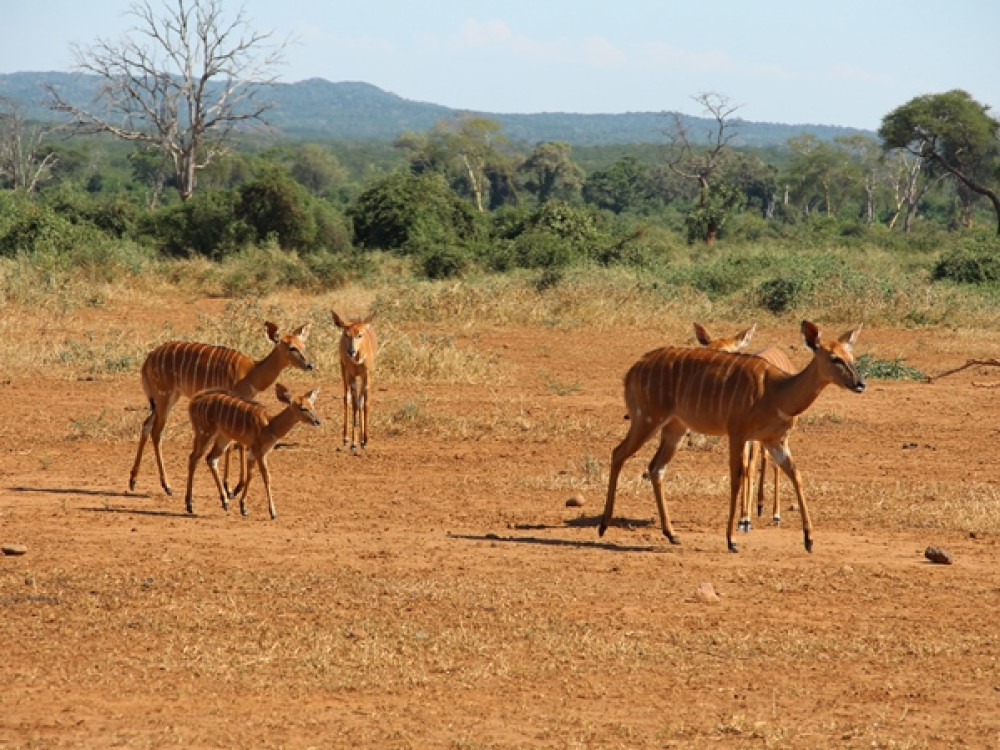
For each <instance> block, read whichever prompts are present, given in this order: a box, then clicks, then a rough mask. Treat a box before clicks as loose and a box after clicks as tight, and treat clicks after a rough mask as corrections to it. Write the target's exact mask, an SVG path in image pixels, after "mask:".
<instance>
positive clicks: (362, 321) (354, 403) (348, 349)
mask: <svg viewBox="0 0 1000 750" xmlns="http://www.w3.org/2000/svg"><path fill="white" fill-rule="evenodd" d="M330 314H331V315H332V316H333V323H334V325H336V326H337V328H339V329H340V331H341V334H340V375H341V378H342V379H343V381H344V445H347V425H348V418H350V425H351V450H352V451H354V450H357V448H358V441H357V436H358V434H359V433H360V436H361V447H362V448H364V447H365V446H367V445H368V408H369V398H368V392H369V390H370V389H371V383H372V376H373V374H374V372H375V355H376V354H377V352H378V337H377V336H376V335H375V329H374V328H373V327H372V320H373V319H374V317H375V316H374V315H369V316H368V317H366V318H353V319H350V320H344V319H343V318H341V317H340V316H339V315H337V313H336V312H334V311H333V310H330ZM359 422H360V424H359Z"/></svg>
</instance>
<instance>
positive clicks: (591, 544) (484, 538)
mask: <svg viewBox="0 0 1000 750" xmlns="http://www.w3.org/2000/svg"><path fill="white" fill-rule="evenodd" d="M600 520H601V517H600V516H593V517H586V516H583V517H580V518H573V519H570V520H569V521H566V522H565V523H564V524H544V523H537V524H529V523H523V524H515V525H514V527H513V528H514V530H515V531H534V530H538V531H541V530H546V529H565V528H584V527H588V526H594V527H596V526H597V524H598V523H600ZM651 524H652V522H651V521H649V520H641V521H638V520H631V519H616V520H615V522H614V525H615V526H623V527H626V528H634V527H638V526H650V525H651ZM448 537H449V538H451V539H465V540H468V541H476V542H504V543H509V544H538V545H542V546H551V547H578V548H586V549H603V550H608V551H611V552H662V551H663V550H662V549H661V548H660V547H657V546H653V545H628V544H616V543H614V542H608V541H600V540H598V539H594V540H580V539H550V538H545V537H537V536H516V535H510V536H501V535H499V534H493V533H489V534H453V533H449V534H448Z"/></svg>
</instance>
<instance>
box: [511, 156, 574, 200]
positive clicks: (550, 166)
mask: <svg viewBox="0 0 1000 750" xmlns="http://www.w3.org/2000/svg"><path fill="white" fill-rule="evenodd" d="M571 150H572V146H570V144H568V143H564V142H561V141H554V142H548V143H540V144H539V145H538V146H536V147H535V150H534V151H533V152H532V153H531V155H530V156H529V157H528V158H527V159H526V160H525V161H524V162H523V163H522V164H521V166H520V167H518V170H517V171H518V173H519V174H520V175H521V179H522V181H523V184H524V186H525V188H527V189H528V191H529V192H532V193H534V194H535V196H536V197H537V198H538V202H539V203H545V202H547V201H549V200H553V199H558V200H563V201H570V202H572V201H573V200H575V199H577V198H579V196H580V189H581V188H582V187H583V184H584V180H585V179H586V175H585V174H584V172H583V170H582V169H580V167H579V166H577V165H576V164H574V163H573V160H572V159H570V151H571Z"/></svg>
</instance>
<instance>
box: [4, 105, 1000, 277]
mask: <svg viewBox="0 0 1000 750" xmlns="http://www.w3.org/2000/svg"><path fill="white" fill-rule="evenodd" d="M29 132H30V131H28V130H22V133H21V135H22V136H23V135H24V134H25V133H29ZM29 150H30V149H29ZM6 158H7V162H6V168H4V169H0V256H6V257H19V256H30V255H31V254H33V253H46V254H48V255H59V254H60V253H70V252H74V251H78V250H79V248H80V247H82V246H85V247H98V246H100V245H101V244H102V243H109V242H115V241H127V242H130V243H134V244H135V245H136V246H138V247H142V248H145V249H147V250H148V251H149V252H152V253H155V254H157V255H159V256H162V257H174V258H181V257H203V258H207V259H210V260H221V259H223V258H226V257H227V256H230V255H232V254H234V253H238V252H241V251H242V250H245V249H246V248H248V247H253V246H258V247H260V246H268V247H274V248H277V249H280V250H281V251H284V252H286V253H289V254H292V255H294V256H296V257H297V259H298V260H299V261H300V262H301V263H303V264H304V265H305V267H306V268H307V269H309V273H310V278H312V279H320V280H322V283H324V284H329V285H336V284H338V283H341V282H342V281H343V280H345V279H346V278H347V277H348V276H350V275H351V274H352V273H356V272H357V269H358V268H362V267H363V265H364V263H365V260H366V257H367V256H368V255H369V254H370V253H371V252H372V251H382V252H386V253H391V254H394V255H398V256H400V257H403V258H405V259H406V261H407V263H409V264H410V267H411V268H412V269H413V270H414V272H415V273H416V274H418V275H423V276H426V277H429V278H447V277H452V276H456V275H461V274H465V273H470V272H473V271H497V272H503V271H508V270H512V269H516V268H528V269H542V270H544V271H546V272H548V273H549V274H554V275H557V274H558V273H559V272H560V271H561V270H562V269H566V268H568V267H570V266H573V265H577V264H583V263H591V264H600V265H614V264H626V265H632V266H641V267H652V266H658V265H664V264H669V263H670V262H671V260H672V259H674V258H676V257H677V256H678V254H681V253H684V252H686V251H687V250H688V249H689V248H691V247H695V248H697V247H698V246H700V245H701V244H702V243H703V242H704V241H705V239H706V236H705V232H704V226H703V224H699V218H698V217H699V216H702V215H704V214H705V212H707V211H710V210H712V211H717V212H719V213H718V215H716V214H713V219H712V221H713V222H716V226H715V230H716V231H715V232H714V234H713V236H712V239H713V240H716V241H718V242H720V243H739V242H753V243H765V244H766V243H773V244H775V245H795V246H800V247H801V246H808V247H817V246H822V245H823V244H826V243H838V244H845V243H846V244H857V245H859V246H861V245H863V244H864V243H869V242H870V243H876V244H880V245H885V246H890V247H899V248H903V247H905V246H906V245H907V244H908V243H921V242H924V243H927V242H941V241H942V238H944V240H943V242H944V245H945V246H949V247H955V248H958V246H959V245H961V246H962V247H963V248H965V249H961V250H960V249H955V250H954V252H952V253H951V255H949V256H948V257H947V258H943V259H942V263H941V264H939V266H938V268H936V270H935V273H937V274H940V275H942V276H944V277H955V278H960V279H961V280H972V281H977V280H980V281H981V280H995V279H997V278H1000V269H997V268H995V267H994V266H995V264H996V261H995V259H993V258H994V256H995V252H994V251H995V247H994V244H995V243H994V242H993V241H992V240H991V239H989V238H988V237H987V238H986V239H977V240H976V241H975V242H973V243H972V244H973V245H975V248H974V251H970V250H969V249H968V248H969V247H970V245H969V243H968V242H965V243H964V244H963V243H962V242H958V240H959V239H960V238H962V237H966V236H967V234H968V230H969V229H970V228H974V227H976V226H985V225H987V224H988V223H989V220H990V219H989V217H990V211H989V206H988V205H985V204H984V202H983V201H981V200H980V197H979V196H978V195H977V194H975V193H974V192H971V191H969V190H967V189H964V187H963V185H962V184H961V183H960V182H958V181H957V180H954V179H950V178H949V175H947V174H946V173H935V172H933V171H932V170H929V169H927V167H926V165H925V164H923V163H922V162H921V160H920V159H918V158H916V157H913V156H910V155H908V154H907V153H906V152H904V151H895V152H894V151H886V150H885V149H883V147H882V144H881V143H879V142H878V141H877V140H876V139H873V138H870V137H867V136H864V135H852V136H847V137H843V138H840V139H836V140H834V141H832V142H824V141H820V140H819V139H817V138H815V137H813V136H808V135H803V136H798V137H796V138H792V139H790V140H789V141H788V143H787V144H786V145H785V147H784V148H782V149H769V150H752V149H736V148H732V149H727V151H726V153H725V154H724V159H721V160H720V162H719V163H718V164H717V165H716V167H717V169H716V171H715V173H714V174H713V185H712V189H711V191H710V192H706V190H705V189H704V185H700V184H699V181H698V180H697V179H691V176H690V175H687V174H684V171H683V169H679V168H678V166H677V162H674V163H671V161H670V159H669V155H667V154H665V152H664V147H662V146H650V145H647V146H633V147H624V146H623V147H610V146H606V147H589V148H577V149H573V148H571V147H570V146H569V145H568V144H566V143H560V142H548V143H542V144H538V145H535V146H530V147H526V146H523V145H520V144H517V143H513V142H511V141H509V140H508V139H507V138H505V136H504V133H503V130H502V126H501V125H500V124H499V123H498V122H496V121H493V120H490V119H488V118H482V117H461V118H457V119H454V120H448V121H442V122H441V123H439V124H438V125H436V126H435V127H434V128H432V129H431V130H429V131H427V132H420V133H407V134H406V135H404V136H403V137H401V138H399V139H398V140H397V141H396V143H394V144H392V145H391V146H390V145H389V144H384V143H303V142H284V143H281V144H278V145H273V144H271V145H266V144H264V143H262V142H259V141H253V140H244V141H242V142H239V143H233V144H231V147H230V149H229V150H228V152H227V154H226V155H225V156H224V157H222V158H218V159H216V160H215V161H214V162H213V163H212V164H211V165H209V166H208V167H207V168H205V169H203V170H201V171H200V172H199V174H198V183H197V190H196V191H195V192H194V194H193V195H192V197H190V198H189V199H188V200H185V201H182V200H180V199H179V197H178V193H177V191H176V189H175V187H176V186H175V185H174V184H173V182H172V177H171V170H170V168H169V164H168V163H167V162H166V161H165V160H164V159H163V158H162V156H161V155H160V154H158V153H156V152H150V151H144V150H134V149H132V148H130V147H129V146H127V145H125V144H122V143H119V142H116V141H112V140H109V139H106V138H102V137H89V138H74V139H72V140H65V141H59V140H53V139H51V138H50V139H48V140H47V141H45V142H42V141H41V139H39V141H38V147H37V149H35V150H34V151H33V152H31V153H30V154H28V155H27V156H25V151H24V149H22V151H21V152H20V156H19V157H18V158H21V159H22V164H21V165H20V171H17V170H15V169H14V167H12V166H11V163H10V162H11V157H10V156H9V155H8V156H7V157H6ZM706 194H707V195H709V196H710V198H709V199H710V200H716V201H718V205H717V206H715V207H714V208H713V207H712V206H711V205H707V204H706V198H705V196H706ZM953 240H954V241H953ZM983 247H985V248H986V250H983ZM970 253H971V254H970ZM554 277H555V276H553V278H554Z"/></svg>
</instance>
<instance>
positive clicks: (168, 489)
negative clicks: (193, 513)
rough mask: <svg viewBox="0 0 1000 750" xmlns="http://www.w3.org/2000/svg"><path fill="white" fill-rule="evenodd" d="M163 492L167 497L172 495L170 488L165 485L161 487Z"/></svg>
mask: <svg viewBox="0 0 1000 750" xmlns="http://www.w3.org/2000/svg"><path fill="white" fill-rule="evenodd" d="M163 491H164V492H166V493H167V494H168V495H173V494H174V491H173V490H172V489H170V487H168V486H167V485H163Z"/></svg>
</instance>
